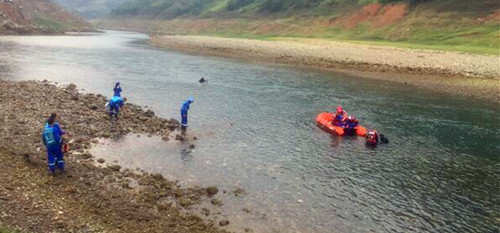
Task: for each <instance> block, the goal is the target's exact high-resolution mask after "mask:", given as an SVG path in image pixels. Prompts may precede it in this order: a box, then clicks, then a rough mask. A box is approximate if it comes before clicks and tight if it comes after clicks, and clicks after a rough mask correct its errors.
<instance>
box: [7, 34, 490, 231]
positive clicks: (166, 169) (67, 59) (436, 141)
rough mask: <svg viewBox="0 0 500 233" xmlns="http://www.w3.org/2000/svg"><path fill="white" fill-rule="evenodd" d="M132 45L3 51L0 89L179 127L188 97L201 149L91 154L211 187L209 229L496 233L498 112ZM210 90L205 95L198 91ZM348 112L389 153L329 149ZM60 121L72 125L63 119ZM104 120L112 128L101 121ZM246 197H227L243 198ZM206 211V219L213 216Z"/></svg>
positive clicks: (43, 40)
mask: <svg viewBox="0 0 500 233" xmlns="http://www.w3.org/2000/svg"><path fill="white" fill-rule="evenodd" d="M147 38H148V37H147V36H146V35H143V34H138V33H132V32H119V31H107V32H106V33H103V34H88V35H73V36H4V37H0V77H1V78H4V79H13V80H33V79H36V80H44V79H47V80H49V81H52V82H57V83H59V84H68V83H75V84H77V85H78V87H79V88H82V89H84V91H86V92H93V93H100V94H104V95H106V96H110V95H112V87H113V85H114V83H115V82H117V81H119V82H121V83H122V87H123V96H125V97H127V99H128V100H129V101H130V102H133V103H137V104H139V105H143V106H147V107H148V108H149V109H151V110H153V111H154V112H155V113H156V114H158V115H159V116H161V117H165V118H171V117H174V118H178V116H179V107H180V104H181V102H182V101H183V100H185V99H187V98H188V97H190V96H193V97H194V99H195V102H194V103H193V105H192V108H191V110H190V127H189V131H188V133H189V134H192V135H195V136H196V137H198V140H196V141H195V143H194V144H195V146H196V148H195V149H193V150H192V151H190V150H187V149H186V148H187V145H184V144H182V143H179V142H175V141H174V140H171V141H170V142H167V143H165V142H162V141H161V140H160V139H158V138H154V137H153V138H149V137H136V136H135V135H132V136H128V137H125V138H123V139H121V140H119V141H116V142H110V141H104V143H103V144H102V145H99V146H97V147H96V148H94V149H93V150H94V154H96V153H97V154H100V155H101V156H103V157H105V158H106V160H107V161H110V160H118V163H119V164H120V165H122V166H123V167H130V168H135V167H138V168H140V169H144V170H146V171H148V172H159V173H162V174H164V175H165V176H166V177H168V178H170V179H174V180H179V181H180V183H181V184H182V185H185V186H190V185H203V186H207V185H216V186H218V187H219V188H221V190H226V191H227V193H225V194H223V193H220V194H219V196H218V198H220V199H221V200H222V201H223V203H224V205H223V206H222V207H220V208H215V207H212V208H215V209H216V212H217V211H220V213H218V214H216V215H215V218H219V217H224V218H228V219H229V220H230V221H231V224H230V226H229V229H231V230H235V231H237V232H242V231H243V230H242V229H244V228H246V227H248V228H251V229H253V230H254V231H255V232H311V233H313V232H498V229H499V227H500V214H499V209H500V195H499V192H500V191H499V190H500V187H499V181H500V158H499V155H500V109H499V105H498V104H497V103H489V102H484V101H480V100H474V99H470V98H465V97H461V96H453V95H448V94H441V93H436V92H432V91H427V90H423V89H418V88H414V87H411V86H410V85H404V84H398V83H393V82H385V81H379V80H370V79H362V78H357V77H349V76H345V75H340V74H335V73H323V72H320V71H312V70H305V69H294V68H291V67H283V66H277V65H263V64H253V63H247V62H242V61H237V60H231V59H226V58H217V57H210V56H198V55H192V54H185V53H180V52H175V51H170V50H165V49H159V48H154V47H151V46H149V45H148V43H147ZM202 76H204V77H205V78H206V79H207V80H208V83H207V84H203V85H202V84H199V83H198V79H200V77H202ZM337 105H342V106H344V108H345V110H347V111H348V112H349V113H350V114H353V115H356V116H357V117H358V118H359V119H360V122H361V124H362V125H363V126H365V127H367V128H372V129H377V130H378V131H379V132H381V133H383V134H385V135H386V136H387V137H388V138H389V140H390V143H389V144H387V145H381V146H379V147H378V148H376V149H371V148H367V147H366V146H365V145H364V140H363V139H362V138H356V137H345V138H339V137H336V136H331V135H329V134H327V133H325V132H324V131H322V130H320V129H319V128H318V127H317V126H316V125H315V122H314V118H315V116H316V115H317V114H318V113H320V112H322V111H333V110H334V109H335V107H336V106H337ZM61 117H62V118H63V117H64V116H61ZM103 120H105V119H103ZM238 188H240V189H242V190H243V193H242V194H241V195H238V196H236V195H233V194H232V191H233V190H235V189H238ZM204 205H206V206H209V203H205V204H204Z"/></svg>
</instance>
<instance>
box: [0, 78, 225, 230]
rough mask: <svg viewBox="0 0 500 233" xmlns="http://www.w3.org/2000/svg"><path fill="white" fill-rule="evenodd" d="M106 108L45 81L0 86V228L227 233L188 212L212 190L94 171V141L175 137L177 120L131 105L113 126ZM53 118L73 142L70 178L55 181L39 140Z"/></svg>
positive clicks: (115, 169)
mask: <svg viewBox="0 0 500 233" xmlns="http://www.w3.org/2000/svg"><path fill="white" fill-rule="evenodd" d="M105 102H106V97H104V96H101V95H94V94H80V93H78V91H77V90H76V86H74V85H69V86H68V87H66V88H64V89H63V88H59V87H56V86H54V85H52V84H49V83H47V82H34V81H29V82H13V81H0V141H1V142H2V143H1V145H0V160H1V161H2V162H0V176H1V177H2V182H1V185H0V227H2V226H8V227H9V228H13V229H18V230H20V231H22V232H25V231H26V232H183V233H184V232H195V233H196V232H226V231H224V230H222V229H219V228H218V225H219V224H218V223H216V222H215V221H213V220H204V219H202V218H201V217H199V216H198V215H196V214H195V213H194V211H193V209H194V207H196V205H197V204H198V203H200V202H201V201H203V200H207V199H209V198H210V197H209V196H211V195H213V191H212V189H213V188H210V189H208V191H207V189H205V188H201V187H192V188H180V186H179V185H178V184H177V183H176V182H172V181H168V180H166V179H164V178H163V177H162V176H161V175H159V174H148V173H144V172H133V171H130V170H126V169H125V170H124V169H121V168H120V167H119V166H118V165H108V166H107V167H99V166H96V165H95V164H96V162H95V161H94V160H93V156H92V155H91V154H88V153H87V152H86V149H88V148H89V147H90V146H91V145H92V143H95V142H96V141H97V138H98V137H104V138H119V137H121V136H123V135H124V134H127V133H129V132H134V133H142V134H151V135H159V136H162V137H163V138H164V140H166V141H168V140H174V138H175V136H177V138H179V137H180V136H178V135H179V134H178V133H177V132H178V131H177V129H178V126H179V124H178V122H177V121H176V120H166V119H162V118H158V117H156V116H154V113H153V112H152V111H143V110H142V109H141V108H140V107H139V106H136V105H133V104H129V103H127V104H126V105H125V107H124V108H123V111H122V112H121V118H120V120H118V121H111V120H110V119H109V117H108V116H107V115H106V114H105V113H104V111H103V106H104V103H105ZM51 112H57V113H58V115H59V120H58V121H59V122H60V123H61V126H62V128H63V130H66V132H67V133H69V134H70V135H72V136H71V137H70V139H71V141H70V143H69V144H70V148H71V151H70V153H69V154H68V155H67V156H66V163H67V173H65V174H58V175H56V176H49V175H48V171H47V162H46V155H45V148H44V146H43V145H42V142H41V135H40V134H41V129H42V127H43V124H44V121H45V120H46V118H47V116H48V115H49V114H50V113H51ZM179 139H181V138H179ZM186 140H193V139H186ZM215 219H216V218H215ZM221 221H225V220H224V219H222V220H221Z"/></svg>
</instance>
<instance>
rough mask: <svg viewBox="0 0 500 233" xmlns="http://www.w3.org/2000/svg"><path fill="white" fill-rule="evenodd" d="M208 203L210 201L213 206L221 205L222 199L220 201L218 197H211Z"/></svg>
mask: <svg viewBox="0 0 500 233" xmlns="http://www.w3.org/2000/svg"><path fill="white" fill-rule="evenodd" d="M210 203H212V205H215V206H222V201H221V200H219V199H217V198H215V199H212V200H211V201H210Z"/></svg>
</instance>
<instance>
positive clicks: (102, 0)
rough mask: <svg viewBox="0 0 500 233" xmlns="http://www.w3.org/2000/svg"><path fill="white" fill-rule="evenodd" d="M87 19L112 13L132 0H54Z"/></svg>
mask: <svg viewBox="0 0 500 233" xmlns="http://www.w3.org/2000/svg"><path fill="white" fill-rule="evenodd" d="M54 1H55V2H57V3H59V4H61V5H62V6H64V7H66V8H68V9H70V10H72V11H74V12H76V13H78V14H79V15H81V16H82V17H84V18H86V19H94V18H98V17H102V16H104V15H106V14H109V13H111V10H112V9H115V8H118V7H119V6H120V5H121V4H123V3H126V2H131V1H132V0H54Z"/></svg>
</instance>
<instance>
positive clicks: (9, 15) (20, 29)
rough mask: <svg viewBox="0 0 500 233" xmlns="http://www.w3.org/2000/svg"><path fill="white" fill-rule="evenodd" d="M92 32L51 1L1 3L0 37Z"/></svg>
mask: <svg viewBox="0 0 500 233" xmlns="http://www.w3.org/2000/svg"><path fill="white" fill-rule="evenodd" d="M92 30H93V28H92V26H91V25H90V24H89V23H88V22H86V21H85V20H83V19H81V18H80V17H78V16H76V15H75V14H73V13H71V12H69V11H67V10H66V9H64V8H62V7H61V6H59V5H58V4H56V3H54V2H52V1H50V0H0V35H5V34H7V35H11V34H13V35H16V34H52V33H63V32H68V31H92Z"/></svg>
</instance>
